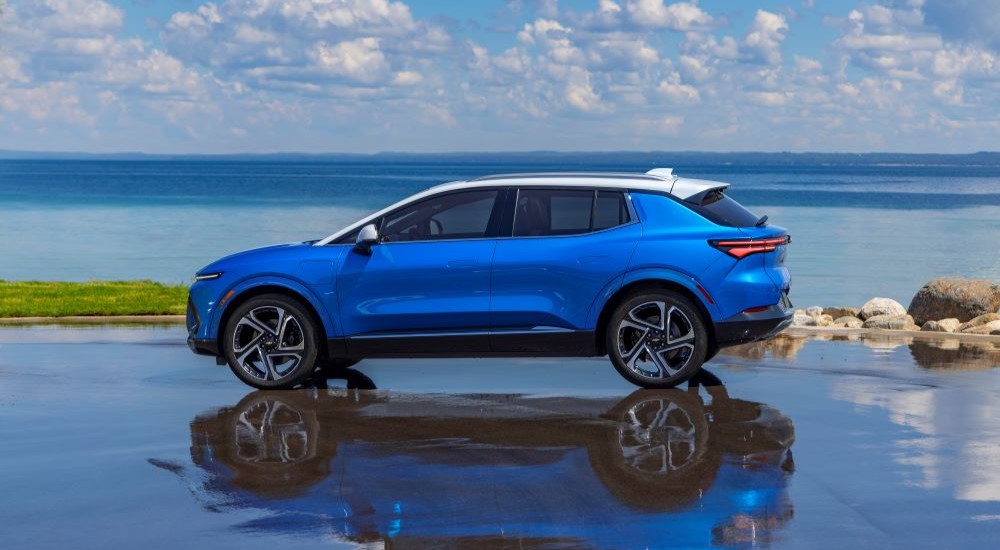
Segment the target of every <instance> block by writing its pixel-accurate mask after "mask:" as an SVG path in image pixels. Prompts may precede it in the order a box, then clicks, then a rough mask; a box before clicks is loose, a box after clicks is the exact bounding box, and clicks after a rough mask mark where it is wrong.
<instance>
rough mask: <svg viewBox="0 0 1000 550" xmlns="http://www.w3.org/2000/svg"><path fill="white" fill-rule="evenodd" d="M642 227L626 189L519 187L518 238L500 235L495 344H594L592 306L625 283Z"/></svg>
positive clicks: (549, 347) (519, 347) (551, 347)
mask: <svg viewBox="0 0 1000 550" xmlns="http://www.w3.org/2000/svg"><path fill="white" fill-rule="evenodd" d="M641 233H642V229H641V226H640V225H639V223H637V221H636V218H635V215H634V214H633V213H632V210H631V208H630V206H629V204H628V200H627V195H626V193H625V192H624V191H614V190H611V191H608V190H600V191H599V190H596V189H580V188H535V187H528V188H522V189H520V190H518V192H517V196H516V198H515V199H514V217H513V223H512V229H511V233H510V236H509V237H506V238H501V239H499V240H498V241H497V246H496V252H495V254H494V257H493V274H492V305H491V308H490V310H491V312H492V315H491V320H490V322H491V325H492V333H491V347H492V349H494V350H495V351H520V352H532V351H539V352H544V351H559V349H560V348H561V347H569V348H572V347H574V346H579V345H581V343H583V345H585V344H587V343H589V342H590V341H591V340H592V339H593V338H592V337H591V336H592V335H591V334H589V333H588V334H584V333H583V331H586V330H587V329H588V328H590V329H592V327H587V326H586V324H587V315H588V313H589V312H590V308H591V306H592V305H593V304H594V301H595V299H596V298H597V297H598V296H600V295H602V294H607V293H609V292H613V291H614V290H615V289H617V284H620V277H621V275H622V274H623V273H624V271H625V269H626V267H627V266H628V261H629V258H631V255H632V251H633V250H634V248H635V245H636V243H637V242H638V240H639V237H640V235H641ZM562 351H563V352H572V351H573V350H572V349H563V350H562ZM577 351H581V350H579V349H578V350H577Z"/></svg>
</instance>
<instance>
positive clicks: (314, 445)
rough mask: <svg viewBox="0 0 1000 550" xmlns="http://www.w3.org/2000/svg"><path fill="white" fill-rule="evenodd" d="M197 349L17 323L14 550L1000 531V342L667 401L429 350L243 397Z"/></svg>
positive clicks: (10, 361) (747, 364)
mask: <svg viewBox="0 0 1000 550" xmlns="http://www.w3.org/2000/svg"><path fill="white" fill-rule="evenodd" d="M183 342H184V331H183V328H182V327H177V326H166V327H149V326H145V327H72V328H70V327H59V326H29V327H3V328H0V418H2V422H0V441H2V442H3V444H4V449H5V451H6V452H4V453H0V495H2V496H0V548H3V549H5V550H6V549H7V548H31V549H33V550H34V549H37V548H67V547H73V548H131V547H141V548H143V550H154V549H159V548H171V549H172V548H178V547H188V548H202V547H207V546H212V547H223V548H229V547H238V548H240V549H241V550H250V549H256V548H264V549H267V550H273V549H274V548H275V547H284V546H288V545H295V546H296V547H323V548H330V547H334V548H353V547H393V548H400V547H419V548H424V547H451V548H454V547H467V546H474V547H478V548H491V547H539V546H542V547H572V548H576V547H602V548H678V547H681V548H691V547H711V546H718V547H730V548H741V547H749V546H776V547H781V548H787V547H804V548H817V547H820V548H826V547H829V548H843V547H877V548H883V547H900V548H935V549H937V548H941V547H947V548H959V547H964V548H986V547H995V546H996V540H1000V423H998V422H997V418H998V417H1000V369H997V368H996V367H997V366H998V365H1000V345H997V343H996V342H994V341H992V340H989V339H961V340H959V339H954V338H942V337H940V336H935V335H929V336H923V335H912V336H905V337H900V336H866V337H859V336H858V335H818V336H817V335H812V336H803V335H801V334H799V335H796V334H794V333H793V334H792V335H789V336H782V337H779V338H776V339H775V340H772V341H770V342H768V343H767V344H765V345H753V346H745V347H742V348H735V349H729V350H726V351H725V352H724V353H722V354H720V355H719V356H717V357H716V358H715V359H713V360H712V362H711V363H709V365H708V368H707V371H706V372H705V374H704V375H703V376H701V377H699V379H697V380H695V381H694V384H693V385H692V386H691V387H688V388H682V389H677V390H669V391H659V392H655V391H635V388H634V387H633V386H631V385H629V384H628V383H627V382H625V381H624V380H622V379H621V378H620V377H619V376H618V375H617V373H615V372H614V370H613V369H610V368H608V365H607V362H606V360H603V359H594V360H588V359H582V360H578V359H572V360H553V359H484V360H430V359H415V360H383V361H378V360H372V361H363V362H362V363H360V364H358V365H357V366H356V367H354V369H352V370H351V371H348V372H352V373H353V374H351V375H350V376H347V377H341V378H331V379H329V380H326V381H317V382H316V383H315V384H314V387H311V388H307V389H303V390H296V391H291V392H250V393H248V392H247V389H246V388H245V387H244V386H243V385H241V384H239V383H235V382H233V380H232V376H231V374H230V373H229V371H228V370H227V369H226V368H224V367H213V366H210V365H206V364H205V362H204V361H201V360H198V358H196V357H191V356H190V353H189V351H188V349H187V347H186V346H185V345H184V343H183ZM376 386H377V389H376ZM793 452H794V462H793V460H792V453H793Z"/></svg>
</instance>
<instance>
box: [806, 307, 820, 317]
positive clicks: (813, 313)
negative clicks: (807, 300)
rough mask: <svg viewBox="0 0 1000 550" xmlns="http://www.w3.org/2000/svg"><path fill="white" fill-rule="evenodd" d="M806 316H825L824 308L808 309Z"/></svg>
mask: <svg viewBox="0 0 1000 550" xmlns="http://www.w3.org/2000/svg"><path fill="white" fill-rule="evenodd" d="M806 315H808V316H810V317H819V316H820V315H823V308H821V307H819V306H812V307H807V308H806Z"/></svg>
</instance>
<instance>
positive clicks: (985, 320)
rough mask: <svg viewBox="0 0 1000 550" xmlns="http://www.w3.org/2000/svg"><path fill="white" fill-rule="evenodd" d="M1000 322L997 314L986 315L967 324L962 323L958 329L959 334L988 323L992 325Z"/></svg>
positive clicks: (999, 316)
mask: <svg viewBox="0 0 1000 550" xmlns="http://www.w3.org/2000/svg"><path fill="white" fill-rule="evenodd" d="M997 320H1000V315H997V314H996V313H985V314H983V315H980V316H979V317H974V318H972V319H970V320H969V321H968V322H966V323H962V324H961V325H959V327H958V332H965V331H967V330H969V329H970V328H976V327H980V326H983V325H985V324H986V323H992V322H993V321H997Z"/></svg>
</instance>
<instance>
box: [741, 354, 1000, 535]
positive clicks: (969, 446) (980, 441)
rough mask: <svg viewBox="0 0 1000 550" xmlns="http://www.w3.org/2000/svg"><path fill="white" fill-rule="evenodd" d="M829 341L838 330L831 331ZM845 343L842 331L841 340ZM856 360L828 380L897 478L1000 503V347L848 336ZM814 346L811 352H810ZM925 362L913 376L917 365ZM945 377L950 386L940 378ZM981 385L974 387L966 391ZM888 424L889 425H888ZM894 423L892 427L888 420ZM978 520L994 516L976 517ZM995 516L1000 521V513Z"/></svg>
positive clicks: (861, 436)
mask: <svg viewBox="0 0 1000 550" xmlns="http://www.w3.org/2000/svg"><path fill="white" fill-rule="evenodd" d="M824 338H827V339H830V338H832V337H831V336H824ZM838 339H839V340H843V339H844V338H838ZM850 339H851V340H853V342H851V343H850V344H846V345H849V346H851V347H846V348H844V349H845V350H846V351H848V352H849V353H850V355H853V356H855V358H856V360H857V362H855V363H848V364H847V365H837V366H836V367H839V368H840V369H846V370H848V371H851V372H847V373H842V374H840V375H838V376H837V377H836V378H834V379H833V380H832V381H831V384H830V390H829V394H830V396H831V397H832V398H833V399H836V400H838V401H843V402H846V403H850V404H851V405H852V406H853V407H854V410H853V413H854V414H856V415H859V416H861V417H862V418H863V419H864V422H865V423H864V428H861V429H860V431H858V432H856V433H855V434H854V436H855V438H856V441H857V442H858V444H859V445H870V446H872V447H873V448H872V449H868V451H869V452H871V451H873V450H875V451H877V450H878V449H881V450H882V451H883V452H884V456H885V457H886V458H888V459H889V460H891V461H892V462H893V463H894V464H895V465H896V466H895V467H892V468H888V469H886V470H885V471H886V472H887V473H888V474H890V475H892V476H893V477H894V478H895V481H897V482H898V483H900V484H902V485H905V486H910V487H915V488H919V489H923V490H926V491H931V492H938V493H944V494H946V495H948V496H949V497H951V498H954V499H956V500H960V501H969V502H983V503H989V502H1000V424H998V423H997V421H996V419H997V418H1000V379H998V377H997V375H998V374H1000V371H998V370H997V367H1000V345H998V344H997V343H995V342H991V341H986V340H985V339H983V340H981V341H959V340H958V339H948V338H939V337H927V338H919V337H918V338H912V337H899V336H871V337H868V338H859V337H858V336H856V335H855V336H852V337H850ZM824 345H838V346H845V343H842V342H841V343H834V342H831V343H829V344H826V343H824V342H821V341H817V340H808V339H806V338H789V337H782V338H779V339H778V340H776V341H773V342H771V343H768V344H764V345H758V346H748V347H746V348H743V349H737V350H732V351H731V352H730V353H732V354H734V355H736V356H739V355H743V356H748V357H754V358H757V359H758V360H759V359H765V360H766V359H768V358H771V359H774V358H785V359H793V358H794V359H795V360H797V361H798V362H805V363H809V362H810V358H811V357H814V354H815V353H820V354H822V353H823V351H821V350H820V349H817V348H820V347H821V346H824ZM810 347H811V348H812V349H810ZM911 364H912V365H914V366H915V367H917V368H919V369H922V370H921V372H920V373H919V376H918V377H917V379H916V380H913V376H912V373H911V370H912V368H913V367H911V366H909V365H911ZM945 381H947V383H948V384H947V386H954V385H955V384H956V383H957V384H958V385H959V387H958V388H954V387H947V386H945V385H944V384H943V382H945ZM967 386H974V387H975V388H976V390H977V391H967V389H968V387H967ZM886 424H888V426H886ZM889 426H891V427H889ZM876 454H878V453H876ZM974 517H979V518H984V517H990V514H985V515H984V514H978V515H975V514H974ZM996 519H1000V516H997V518H996Z"/></svg>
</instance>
